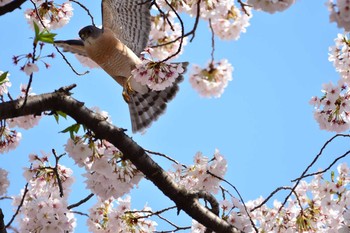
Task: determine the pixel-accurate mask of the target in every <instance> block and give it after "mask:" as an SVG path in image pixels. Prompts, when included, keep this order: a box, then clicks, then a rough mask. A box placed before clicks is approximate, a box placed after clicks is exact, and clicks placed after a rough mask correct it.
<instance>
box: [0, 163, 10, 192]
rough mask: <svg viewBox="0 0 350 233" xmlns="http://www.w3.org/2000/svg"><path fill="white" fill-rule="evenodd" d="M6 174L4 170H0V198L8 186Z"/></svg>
mask: <svg viewBox="0 0 350 233" xmlns="http://www.w3.org/2000/svg"><path fill="white" fill-rule="evenodd" d="M7 175H8V172H7V171H6V170H5V169H2V168H0V196H2V195H4V194H5V193H6V192H7V188H8V187H9V186H10V181H9V179H8V177H7Z"/></svg>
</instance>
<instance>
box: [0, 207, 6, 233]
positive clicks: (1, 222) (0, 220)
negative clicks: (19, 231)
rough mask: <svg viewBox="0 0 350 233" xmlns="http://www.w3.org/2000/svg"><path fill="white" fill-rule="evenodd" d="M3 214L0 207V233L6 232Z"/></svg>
mask: <svg viewBox="0 0 350 233" xmlns="http://www.w3.org/2000/svg"><path fill="white" fill-rule="evenodd" d="M4 217H5V216H4V214H3V213H2V209H1V208H0V233H7V231H6V228H5V222H4Z"/></svg>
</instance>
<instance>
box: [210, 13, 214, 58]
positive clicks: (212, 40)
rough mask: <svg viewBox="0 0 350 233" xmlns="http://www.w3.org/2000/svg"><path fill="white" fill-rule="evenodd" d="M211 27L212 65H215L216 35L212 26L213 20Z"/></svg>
mask: <svg viewBox="0 0 350 233" xmlns="http://www.w3.org/2000/svg"><path fill="white" fill-rule="evenodd" d="M209 27H210V31H211V64H213V63H214V52H215V33H214V29H213V26H212V25H211V19H209Z"/></svg>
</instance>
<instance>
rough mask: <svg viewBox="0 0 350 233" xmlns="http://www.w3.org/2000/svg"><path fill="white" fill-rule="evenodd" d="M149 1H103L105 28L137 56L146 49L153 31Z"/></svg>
mask: <svg viewBox="0 0 350 233" xmlns="http://www.w3.org/2000/svg"><path fill="white" fill-rule="evenodd" d="M150 4H151V1H149V0H102V21H103V27H107V28H109V29H111V30H112V31H113V32H114V34H115V35H116V37H117V38H118V39H119V40H120V41H121V42H122V43H123V44H125V45H126V46H128V47H129V48H130V49H131V50H132V51H133V52H134V53H135V54H136V55H137V56H139V55H140V53H141V52H142V51H143V50H144V49H145V47H146V45H147V42H148V39H149V33H150V30H151V15H150Z"/></svg>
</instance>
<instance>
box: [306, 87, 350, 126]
mask: <svg viewBox="0 0 350 233" xmlns="http://www.w3.org/2000/svg"><path fill="white" fill-rule="evenodd" d="M322 92H323V93H324V95H323V96H322V97H321V98H319V97H317V96H314V97H312V98H311V101H310V104H312V105H314V107H315V109H314V118H315V120H316V121H317V122H318V123H319V126H320V128H321V129H324V130H328V131H334V132H343V131H345V130H348V129H349V128H350V102H349V98H350V93H349V88H348V86H347V85H346V84H345V83H344V82H342V81H340V82H338V85H334V84H332V83H328V84H324V85H323V90H322Z"/></svg>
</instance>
